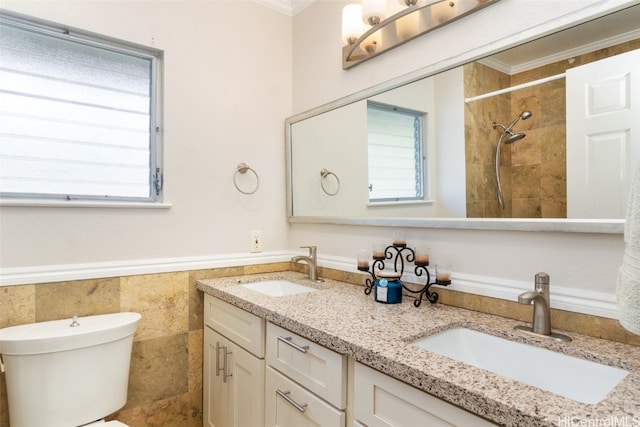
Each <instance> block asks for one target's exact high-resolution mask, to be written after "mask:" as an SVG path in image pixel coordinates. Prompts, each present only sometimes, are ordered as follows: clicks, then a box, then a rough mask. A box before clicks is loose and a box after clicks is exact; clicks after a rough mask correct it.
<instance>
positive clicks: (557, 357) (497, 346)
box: [411, 327, 629, 404]
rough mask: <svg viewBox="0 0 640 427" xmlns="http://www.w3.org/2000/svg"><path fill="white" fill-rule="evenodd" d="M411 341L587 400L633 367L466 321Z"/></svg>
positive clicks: (595, 400) (594, 400)
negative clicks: (588, 357)
mask: <svg viewBox="0 0 640 427" xmlns="http://www.w3.org/2000/svg"><path fill="white" fill-rule="evenodd" d="M411 344H412V345H414V346H416V347H419V348H422V349H425V350H429V351H432V352H434V353H438V354H440V355H443V356H447V357H450V358H451V359H455V360H457V361H460V362H463V363H466V364H468V365H473V366H476V367H478V368H482V369H486V370H487V371H491V372H493V373H495V374H498V375H502V376H505V377H508V378H511V379H513V380H516V381H520V382H523V383H525V384H529V385H532V386H534V387H538V388H541V389H543V390H547V391H550V392H552V393H556V394H559V395H561V396H564V397H568V398H569V399H573V400H576V401H578V402H582V403H590V404H594V403H598V402H600V401H601V400H602V399H604V397H605V396H606V395H607V394H608V393H609V392H610V391H611V390H613V388H614V387H615V386H616V385H617V384H618V383H619V382H620V381H622V380H623V379H624V378H625V377H626V376H627V375H628V373H629V372H627V371H625V370H623V369H619V368H615V367H611V366H606V365H602V364H600V363H596V362H590V361H587V360H584V359H579V358H577V357H573V356H569V355H566V354H562V353H557V352H555V351H550V350H546V349H543V348H538V347H534V346H532V345H527V344H522V343H519V342H515V341H510V340H508V339H505V338H499V337H495V336H493V335H489V334H485V333H483V332H478V331H474V330H472V329H467V328H462V327H459V328H452V329H448V330H446V331H444V332H441V333H438V334H434V335H431V336H428V337H425V338H421V339H418V340H416V341H413V342H412V343H411Z"/></svg>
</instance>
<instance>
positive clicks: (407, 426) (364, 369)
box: [353, 363, 496, 427]
mask: <svg viewBox="0 0 640 427" xmlns="http://www.w3.org/2000/svg"><path fill="white" fill-rule="evenodd" d="M354 365H355V369H354V375H353V376H354V419H355V420H356V421H355V422H354V426H359V425H365V426H367V427H391V426H395V427H423V426H430V427H441V426H447V427H450V426H474V427H485V426H492V427H495V426H496V424H493V423H491V422H490V421H487V420H485V419H484V418H480V417H478V416H477V415H474V414H472V413H470V412H468V411H465V410H464V409H461V408H459V407H457V406H455V405H452V404H450V403H448V402H445V401H444V400H441V399H438V398H437V397H434V396H432V395H430V394H428V393H425V392H423V391H421V390H418V389H416V388H414V387H412V386H410V385H408V384H405V383H403V382H401V381H398V380H396V379H394V378H391V377H389V376H387V375H385V374H383V373H380V372H378V371H376V370H375V369H372V368H369V367H368V366H365V365H363V364H361V363H355V364H354Z"/></svg>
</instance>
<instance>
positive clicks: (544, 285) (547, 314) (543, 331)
mask: <svg viewBox="0 0 640 427" xmlns="http://www.w3.org/2000/svg"><path fill="white" fill-rule="evenodd" d="M518 302H519V303H520V304H531V303H533V325H532V326H531V327H529V326H516V329H518V330H521V331H526V332H532V333H534V334H536V335H542V336H545V337H549V338H552V339H555V340H558V341H571V338H569V337H568V336H566V335H561V334H555V333H553V332H551V304H550V298H549V275H548V274H547V273H538V274H536V276H535V290H533V291H527V292H523V293H521V294H520V295H518Z"/></svg>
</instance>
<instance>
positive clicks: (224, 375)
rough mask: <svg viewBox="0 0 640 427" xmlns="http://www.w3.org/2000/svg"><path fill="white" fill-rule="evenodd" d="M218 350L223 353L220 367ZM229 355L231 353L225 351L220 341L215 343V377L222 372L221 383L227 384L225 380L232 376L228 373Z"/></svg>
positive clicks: (225, 347) (225, 348) (224, 346)
mask: <svg viewBox="0 0 640 427" xmlns="http://www.w3.org/2000/svg"><path fill="white" fill-rule="evenodd" d="M220 350H222V351H223V352H224V353H223V354H224V357H223V363H222V367H220ZM231 353H232V352H231V351H227V346H226V345H220V341H217V342H216V377H219V376H220V371H222V382H224V383H226V382H227V378H229V377H232V376H233V374H230V373H229V363H228V362H229V359H228V357H227V356H228V355H230V354H231Z"/></svg>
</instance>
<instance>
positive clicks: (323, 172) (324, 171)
mask: <svg viewBox="0 0 640 427" xmlns="http://www.w3.org/2000/svg"><path fill="white" fill-rule="evenodd" d="M329 175H333V177H334V178H335V179H336V183H337V184H338V186H337V188H336V191H334V192H330V191H327V189H326V188H325V187H324V179H325V178H326V177H328V176H329ZM320 177H321V178H320V186H321V187H322V191H324V192H325V194H326V195H327V196H335V195H336V194H338V191H340V178H338V175H336V174H335V173H333V172H331V171H330V170H328V169H326V168H322V169H321V170H320Z"/></svg>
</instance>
